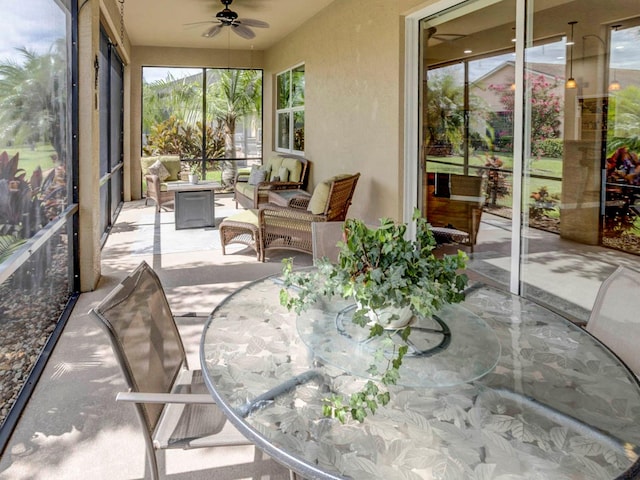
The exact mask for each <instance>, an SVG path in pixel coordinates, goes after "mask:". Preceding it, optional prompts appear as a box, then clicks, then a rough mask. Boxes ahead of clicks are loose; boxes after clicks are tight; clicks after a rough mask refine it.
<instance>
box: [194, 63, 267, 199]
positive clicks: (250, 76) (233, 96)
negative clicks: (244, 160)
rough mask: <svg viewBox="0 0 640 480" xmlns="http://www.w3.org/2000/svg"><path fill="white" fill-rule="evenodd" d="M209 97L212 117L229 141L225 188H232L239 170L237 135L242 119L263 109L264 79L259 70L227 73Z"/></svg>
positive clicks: (224, 179)
mask: <svg viewBox="0 0 640 480" xmlns="http://www.w3.org/2000/svg"><path fill="white" fill-rule="evenodd" d="M210 92H211V93H210V94H209V95H208V96H207V107H208V110H209V112H208V113H207V118H210V116H211V117H212V118H213V119H214V120H215V121H216V122H218V124H219V125H221V126H222V128H223V132H224V137H225V155H224V156H225V159H226V160H224V161H223V162H222V178H221V183H222V186H223V187H230V186H232V185H233V181H234V179H235V176H236V172H237V166H236V162H235V161H234V160H233V159H235V158H236V144H235V133H236V123H237V121H238V119H240V118H242V117H244V116H245V115H249V114H252V113H259V112H260V110H261V108H262V76H261V75H260V73H259V72H258V71H256V70H223V71H222V72H221V73H220V77H219V79H218V81H217V82H216V83H215V84H214V85H213V86H212V88H211V89H210Z"/></svg>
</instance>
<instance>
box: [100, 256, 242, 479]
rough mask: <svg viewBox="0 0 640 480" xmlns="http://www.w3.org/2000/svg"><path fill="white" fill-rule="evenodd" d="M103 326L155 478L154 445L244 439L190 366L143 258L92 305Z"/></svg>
mask: <svg viewBox="0 0 640 480" xmlns="http://www.w3.org/2000/svg"><path fill="white" fill-rule="evenodd" d="M90 314H91V315H92V316H93V317H95V318H96V319H97V320H98V321H99V323H100V325H101V326H102V327H103V328H104V330H105V331H106V332H107V334H108V336H109V340H110V341H111V346H112V348H113V351H114V353H115V356H116V358H117V359H118V362H119V364H120V367H121V368H122V372H123V374H124V377H125V381H126V383H127V386H128V388H129V392H121V393H118V395H117V396H116V400H117V401H127V402H133V403H134V405H135V409H136V413H137V415H138V419H139V420H140V423H141V425H142V427H143V428H142V430H143V432H144V438H145V443H146V449H147V458H148V462H149V467H150V469H151V476H152V478H153V479H154V480H155V479H158V478H159V476H158V460H157V458H156V452H155V450H162V449H167V448H183V449H187V448H199V447H213V446H221V445H225V446H231V445H246V444H250V442H249V441H248V440H247V439H246V438H245V437H244V436H242V435H241V434H240V432H238V431H237V430H236V429H235V428H233V427H232V426H231V425H230V424H228V423H227V422H226V418H225V416H224V414H223V413H222V411H221V410H219V409H218V407H217V406H216V405H215V404H214V403H215V402H214V400H213V397H212V396H211V394H210V393H209V392H208V391H207V389H206V386H205V384H204V382H203V378H202V372H201V370H189V368H188V365H187V358H186V355H185V350H184V346H183V344H182V340H181V338H180V334H179V332H178V329H177V327H176V323H175V320H174V318H173V315H172V313H171V309H170V307H169V303H168V302H167V297H166V296H165V293H164V290H163V289H162V285H161V283H160V280H159V279H158V276H157V275H156V273H155V272H154V271H153V270H152V269H151V267H150V266H149V265H148V264H147V263H146V262H144V261H143V262H142V263H141V264H140V265H139V266H138V267H137V268H136V269H135V270H134V271H133V272H132V273H131V274H129V275H128V276H127V277H126V278H125V279H124V280H123V281H122V282H121V283H120V284H119V285H118V286H117V287H116V288H115V289H114V290H113V291H112V292H111V293H109V295H107V297H106V298H105V299H104V300H103V301H102V302H100V304H99V305H98V306H96V307H95V308H93V309H91V311H90Z"/></svg>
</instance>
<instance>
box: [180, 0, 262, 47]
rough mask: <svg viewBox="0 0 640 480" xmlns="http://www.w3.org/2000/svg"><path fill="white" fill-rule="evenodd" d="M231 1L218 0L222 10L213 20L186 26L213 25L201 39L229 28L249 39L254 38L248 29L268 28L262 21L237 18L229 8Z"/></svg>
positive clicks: (213, 35) (253, 34) (251, 31)
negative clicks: (222, 6)
mask: <svg viewBox="0 0 640 480" xmlns="http://www.w3.org/2000/svg"><path fill="white" fill-rule="evenodd" d="M231 2H233V0H220V3H222V5H224V8H223V9H222V10H220V11H219V12H218V13H216V18H215V19H214V20H208V21H206V22H196V23H190V24H188V25H199V24H205V23H213V26H212V27H209V28H207V29H206V30H205V31H204V32H203V33H202V36H203V37H207V38H211V37H215V36H216V35H217V34H219V33H220V31H221V30H222V29H223V28H224V27H231V30H232V31H233V32H234V33H236V34H238V35H239V36H241V37H242V38H246V39H251V38H253V37H255V36H256V34H255V33H254V31H253V30H252V29H251V28H249V27H257V28H269V24H268V23H267V22H263V21H262V20H254V19H252V18H238V14H237V13H236V12H234V11H233V10H231V9H230V8H229V5H231Z"/></svg>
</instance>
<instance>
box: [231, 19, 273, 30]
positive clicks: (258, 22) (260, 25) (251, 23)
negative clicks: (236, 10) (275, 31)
mask: <svg viewBox="0 0 640 480" xmlns="http://www.w3.org/2000/svg"><path fill="white" fill-rule="evenodd" d="M236 23H239V24H241V25H246V26H247V27H258V28H269V24H268V23H267V22H263V21H262V20H255V19H253V18H239V19H238V20H236Z"/></svg>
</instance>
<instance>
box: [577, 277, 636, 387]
mask: <svg viewBox="0 0 640 480" xmlns="http://www.w3.org/2000/svg"><path fill="white" fill-rule="evenodd" d="M639 286H640V272H638V271H636V270H632V269H630V268H627V267H623V266H619V267H618V268H617V269H616V270H615V271H614V272H613V273H612V274H611V275H610V276H609V277H608V278H607V279H605V281H604V282H602V285H601V286H600V289H599V290H598V295H597V296H596V300H595V302H594V305H593V308H592V310H591V315H590V316H589V321H588V322H587V326H586V330H587V331H588V332H589V333H591V334H592V335H593V336H594V337H596V338H597V339H598V340H600V341H601V342H602V343H604V344H605V345H606V346H607V347H609V348H610V349H611V351H612V352H614V353H615V354H616V355H617V356H618V357H620V359H621V360H622V361H623V362H624V363H626V364H627V366H628V367H629V368H630V369H631V370H632V371H633V372H634V373H635V374H636V376H640V355H638V344H640V317H639V316H638V312H637V306H636V305H635V302H634V301H633V299H634V297H635V295H636V294H637V292H638V288H639Z"/></svg>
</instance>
